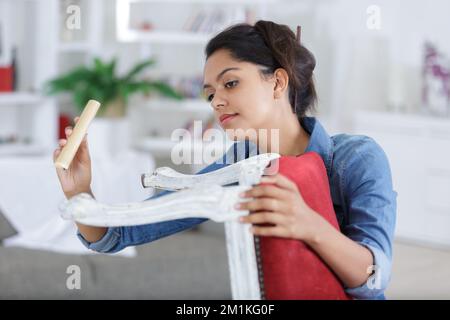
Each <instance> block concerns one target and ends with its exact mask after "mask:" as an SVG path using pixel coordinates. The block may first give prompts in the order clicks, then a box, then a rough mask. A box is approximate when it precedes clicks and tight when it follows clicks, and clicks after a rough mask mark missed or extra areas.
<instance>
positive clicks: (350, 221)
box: [77, 117, 397, 299]
mask: <svg viewBox="0 0 450 320" xmlns="http://www.w3.org/2000/svg"><path fill="white" fill-rule="evenodd" d="M301 124H302V126H303V128H304V129H305V130H306V131H307V132H308V133H309V135H310V140H309V144H308V146H307V148H306V150H305V152H309V151H313V152H317V153H318V154H319V155H320V156H321V157H322V159H323V161H324V164H325V167H326V169H327V174H328V179H329V183H330V191H331V197H332V200H333V205H334V210H335V212H336V216H337V220H338V223H339V226H340V229H341V232H342V233H343V234H345V235H346V236H347V237H348V238H350V239H352V240H353V241H355V242H357V243H359V244H361V245H363V246H365V247H366V248H368V249H369V250H370V251H371V253H372V255H373V258H374V270H375V273H374V274H373V275H372V276H370V278H369V281H367V283H365V284H363V285H362V286H360V287H357V288H346V289H345V290H346V292H347V293H348V294H350V295H351V296H353V297H354V298H356V299H384V298H385V297H384V291H385V289H386V287H387V285H388V283H389V281H390V277H391V267H392V241H393V236H394V229H395V223H396V210H397V201H396V200H397V193H396V192H395V191H394V190H393V187H392V178H391V171H390V167H389V162H388V159H387V157H386V155H385V153H384V152H383V150H382V148H381V147H380V146H379V145H378V144H377V143H376V142H375V141H374V140H373V139H372V138H369V137H367V136H360V135H347V134H338V135H335V136H332V137H330V136H329V135H328V134H327V132H326V131H325V129H324V128H323V127H322V125H321V124H320V122H319V121H318V120H317V119H316V118H314V117H305V118H303V119H302V122H301ZM256 154H258V150H257V148H256V145H255V144H253V143H251V142H249V141H241V142H237V143H235V144H234V145H233V146H232V147H231V148H230V149H229V150H228V151H227V152H226V153H225V154H224V156H223V157H221V158H220V159H218V160H217V161H216V162H214V163H212V164H211V165H209V166H207V167H206V168H204V169H203V170H201V171H199V172H198V173H197V174H201V173H206V172H211V171H214V170H217V169H220V168H223V167H224V166H227V165H229V164H231V163H234V162H236V161H240V160H242V159H245V158H248V157H249V156H252V155H256ZM171 192H172V191H164V192H161V193H159V194H157V195H156V196H153V197H151V198H150V199H153V198H157V197H161V196H164V195H166V194H169V193H171ZM206 220H207V219H204V218H185V219H178V220H172V221H166V222H160V223H153V224H147V225H140V226H127V227H110V228H108V230H107V232H106V234H105V235H104V236H103V237H102V238H101V239H100V240H99V241H97V242H94V243H90V242H88V241H86V240H85V239H84V238H83V236H82V235H81V234H80V233H79V232H78V233H77V235H78V237H79V239H80V240H81V242H82V243H83V244H84V245H85V246H86V247H87V248H89V249H92V250H95V251H98V252H103V253H113V252H117V251H120V250H122V249H123V248H125V247H128V246H134V245H139V244H143V243H147V242H151V241H155V240H157V239H160V238H163V237H166V236H169V235H171V234H174V233H177V232H180V231H183V230H186V229H188V228H190V227H193V226H195V225H197V224H200V223H202V222H204V221H206ZM368 273H369V271H368Z"/></svg>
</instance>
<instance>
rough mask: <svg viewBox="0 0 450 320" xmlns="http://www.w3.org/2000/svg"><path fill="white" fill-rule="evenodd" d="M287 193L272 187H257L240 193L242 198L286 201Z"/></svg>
mask: <svg viewBox="0 0 450 320" xmlns="http://www.w3.org/2000/svg"><path fill="white" fill-rule="evenodd" d="M287 196H288V192H286V190H284V189H281V188H279V187H278V186H274V185H261V184H259V185H257V186H255V187H253V188H251V189H250V190H247V191H245V192H243V193H242V195H241V197H242V198H260V197H267V198H276V199H281V200H282V199H287Z"/></svg>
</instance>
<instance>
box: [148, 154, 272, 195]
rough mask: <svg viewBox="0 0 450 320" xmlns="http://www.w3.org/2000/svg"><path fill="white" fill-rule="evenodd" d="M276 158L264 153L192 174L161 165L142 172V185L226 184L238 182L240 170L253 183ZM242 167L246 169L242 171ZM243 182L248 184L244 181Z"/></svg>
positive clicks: (170, 187) (168, 187)
mask: <svg viewBox="0 0 450 320" xmlns="http://www.w3.org/2000/svg"><path fill="white" fill-rule="evenodd" d="M277 158H279V155H278V154H276V153H265V154H260V155H257V156H253V157H250V158H248V159H245V160H242V161H239V162H237V163H233V164H231V165H229V166H226V167H224V168H221V169H219V170H215V171H212V172H207V173H203V174H192V175H189V174H182V173H179V172H177V171H175V170H173V169H171V168H169V167H161V168H158V169H156V170H155V171H154V172H153V173H152V174H143V175H142V185H143V186H144V187H145V188H147V187H153V188H159V189H166V190H181V189H187V188H193V187H199V186H207V185H213V184H219V185H227V184H231V183H235V182H238V181H239V179H240V177H241V173H242V172H246V173H247V174H248V175H249V177H248V178H243V179H251V177H253V179H254V181H253V183H258V182H259V180H257V178H259V177H261V176H262V175H263V173H264V169H265V168H266V167H267V165H268V164H269V163H270V161H272V160H274V159H277ZM244 167H245V168H246V170H247V171H242V170H243V168H244ZM250 176H251V177H250ZM255 177H257V178H255ZM244 184H245V185H248V184H247V183H245V182H244Z"/></svg>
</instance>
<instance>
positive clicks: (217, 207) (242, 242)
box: [61, 153, 280, 300]
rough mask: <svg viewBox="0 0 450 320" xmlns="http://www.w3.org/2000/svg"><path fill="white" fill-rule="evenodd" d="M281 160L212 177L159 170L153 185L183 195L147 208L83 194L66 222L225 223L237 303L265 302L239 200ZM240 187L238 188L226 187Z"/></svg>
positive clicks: (263, 158) (67, 206)
mask: <svg viewBox="0 0 450 320" xmlns="http://www.w3.org/2000/svg"><path fill="white" fill-rule="evenodd" d="M279 157H280V155H279V154H275V153H270V154H262V155H256V156H253V157H250V158H248V159H244V160H241V161H239V162H237V163H235V164H232V165H229V166H227V167H224V168H221V169H219V170H216V171H214V172H211V173H209V174H200V175H197V176H195V177H194V176H191V175H183V174H181V173H178V172H176V171H174V170H171V171H167V170H165V171H164V170H159V171H158V170H156V172H158V174H156V175H154V177H157V178H154V179H153V180H150V181H147V182H148V184H147V185H152V186H157V187H159V188H170V189H173V190H180V189H182V188H184V189H185V190H181V191H178V192H175V193H172V194H169V195H166V196H164V197H159V198H154V199H151V200H148V201H144V202H138V203H127V204H120V205H107V204H103V203H100V202H98V201H96V200H95V199H94V198H93V197H92V196H91V195H89V194H87V193H82V194H79V195H76V196H74V197H72V198H71V199H69V200H68V201H66V202H65V203H64V204H63V206H62V207H61V210H62V211H63V214H62V217H63V218H65V219H70V220H75V221H77V222H79V223H82V224H85V225H92V226H103V227H115V226H132V225H142V224H149V223H157V222H162V221H169V220H175V219H181V218H194V217H196V218H208V219H211V220H213V221H216V222H225V234H226V243H227V254H228V264H229V270H230V280H231V290H232V296H233V299H235V300H241V299H251V300H259V299H261V290H260V285H259V274H258V265H257V257H256V250H255V241H254V237H253V235H252V234H251V233H250V227H251V225H250V224H242V223H240V222H239V221H238V217H240V216H243V215H247V214H249V212H248V211H246V210H236V209H235V208H234V205H235V204H236V203H238V202H241V201H248V200H242V198H240V197H239V194H240V193H241V192H243V191H244V190H248V189H249V188H250V187H251V186H252V185H254V184H257V183H259V181H260V179H261V177H262V175H263V174H264V172H265V170H264V169H265V168H266V167H267V165H268V164H269V163H270V162H271V160H274V159H277V158H279ZM234 182H239V185H237V186H222V185H220V183H223V184H230V183H234Z"/></svg>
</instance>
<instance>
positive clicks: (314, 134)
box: [300, 117, 333, 176]
mask: <svg viewBox="0 0 450 320" xmlns="http://www.w3.org/2000/svg"><path fill="white" fill-rule="evenodd" d="M300 123H301V125H302V127H303V129H305V130H306V131H307V132H308V133H309V135H310V138H309V143H308V146H307V147H306V150H305V153H306V152H309V151H314V152H317V153H318V154H319V155H320V156H321V157H322V159H323V162H324V164H325V167H326V168H327V173H328V176H330V175H331V167H332V163H333V141H332V140H331V137H330V136H329V135H328V133H327V132H326V131H325V129H324V128H323V126H322V125H321V124H320V122H319V121H318V120H317V119H316V118H315V117H303V118H302V121H301V122H300Z"/></svg>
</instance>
